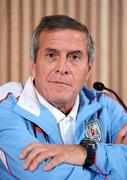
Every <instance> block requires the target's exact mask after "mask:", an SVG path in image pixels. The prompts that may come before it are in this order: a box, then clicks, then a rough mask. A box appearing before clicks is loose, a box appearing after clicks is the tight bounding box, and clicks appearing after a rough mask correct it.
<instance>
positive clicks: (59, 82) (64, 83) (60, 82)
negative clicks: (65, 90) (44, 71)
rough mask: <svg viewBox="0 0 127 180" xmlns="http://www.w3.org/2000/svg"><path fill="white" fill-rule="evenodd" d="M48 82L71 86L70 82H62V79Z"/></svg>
mask: <svg viewBox="0 0 127 180" xmlns="http://www.w3.org/2000/svg"><path fill="white" fill-rule="evenodd" d="M49 82H50V83H53V84H56V85H65V86H71V83H67V82H63V81H49Z"/></svg>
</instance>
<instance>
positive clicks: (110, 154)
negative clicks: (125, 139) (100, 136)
mask: <svg viewBox="0 0 127 180" xmlns="http://www.w3.org/2000/svg"><path fill="white" fill-rule="evenodd" d="M102 98H103V102H105V104H104V103H103V106H105V109H104V111H103V112H104V116H105V117H104V116H101V117H102V118H104V120H105V121H110V126H111V129H108V132H109V136H110V139H111V142H110V143H108V144H106V143H105V142H104V143H98V144H97V151H96V157H95V164H94V165H93V166H92V167H91V169H93V170H94V171H96V172H99V173H100V174H102V175H103V176H108V177H109V178H112V179H113V178H114V179H116V177H117V178H118V179H123V180H125V179H126V176H127V171H126V166H127V146H126V145H124V144H114V141H115V139H116V137H117V133H118V132H119V131H120V129H121V128H122V127H123V126H124V125H125V124H127V114H126V113H125V112H124V110H123V109H122V107H121V106H120V105H119V104H118V103H117V102H115V101H114V100H112V99H110V98H108V97H106V96H103V97H102ZM101 100H102V99H101ZM103 112H102V113H103ZM106 114H108V116H107V115H106Z"/></svg>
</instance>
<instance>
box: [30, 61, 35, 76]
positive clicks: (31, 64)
mask: <svg viewBox="0 0 127 180" xmlns="http://www.w3.org/2000/svg"><path fill="white" fill-rule="evenodd" d="M30 69H31V74H32V76H33V77H34V78H35V77H36V63H35V62H34V61H33V60H30Z"/></svg>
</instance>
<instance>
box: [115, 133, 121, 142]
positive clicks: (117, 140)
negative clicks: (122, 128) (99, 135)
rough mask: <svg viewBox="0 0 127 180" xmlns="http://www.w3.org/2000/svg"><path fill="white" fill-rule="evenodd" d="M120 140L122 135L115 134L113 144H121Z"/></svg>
mask: <svg viewBox="0 0 127 180" xmlns="http://www.w3.org/2000/svg"><path fill="white" fill-rule="evenodd" d="M122 141H123V136H122V135H121V134H120V133H118V134H117V136H116V138H115V141H114V143H115V144H121V143H122Z"/></svg>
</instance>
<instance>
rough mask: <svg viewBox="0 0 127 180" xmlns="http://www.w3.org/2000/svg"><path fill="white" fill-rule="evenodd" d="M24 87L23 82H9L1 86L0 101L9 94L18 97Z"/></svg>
mask: <svg viewBox="0 0 127 180" xmlns="http://www.w3.org/2000/svg"><path fill="white" fill-rule="evenodd" d="M22 89H23V84H22V83H18V82H8V83H6V84H4V85H2V86H0V102H2V101H3V100H5V99H6V98H7V97H8V95H9V94H13V95H14V96H15V97H18V96H19V95H20V94H21V91H22Z"/></svg>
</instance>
